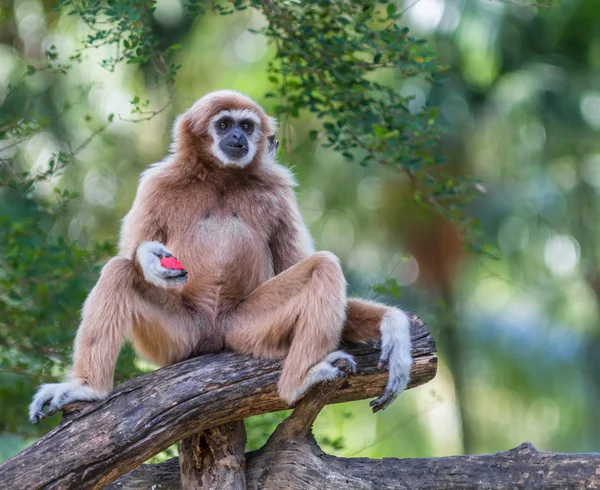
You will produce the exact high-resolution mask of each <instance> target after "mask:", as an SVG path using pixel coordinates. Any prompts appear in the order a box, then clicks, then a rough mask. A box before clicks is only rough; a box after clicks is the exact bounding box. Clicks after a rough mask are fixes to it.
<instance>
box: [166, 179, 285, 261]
mask: <svg viewBox="0 0 600 490" xmlns="http://www.w3.org/2000/svg"><path fill="white" fill-rule="evenodd" d="M190 194H191V193H190ZM193 195H194V196H195V199H194V200H192V201H188V202H181V201H178V200H177V199H174V200H173V203H172V206H173V209H172V212H173V213H178V216H179V219H177V220H175V221H173V222H171V223H170V226H169V228H171V230H170V235H171V236H173V235H174V236H181V237H182V238H183V239H184V240H185V241H187V242H188V244H191V243H196V244H198V245H201V246H202V248H207V247H208V248H215V249H227V248H229V247H231V246H236V247H239V246H242V247H243V246H246V247H250V246H260V247H262V246H266V244H267V243H268V241H269V238H270V237H271V234H272V232H273V229H274V227H275V224H276V223H277V220H278V214H279V211H278V210H279V209H281V206H280V203H279V202H278V199H277V193H275V192H268V191H266V190H265V189H262V188H260V187H258V186H255V187H253V186H246V187H239V186H238V187H235V186H231V187H227V186H221V187H220V188H214V187H211V186H206V187H201V188H199V189H196V192H194V194H193ZM173 225H176V226H177V228H178V229H177V230H174V229H173Z"/></svg>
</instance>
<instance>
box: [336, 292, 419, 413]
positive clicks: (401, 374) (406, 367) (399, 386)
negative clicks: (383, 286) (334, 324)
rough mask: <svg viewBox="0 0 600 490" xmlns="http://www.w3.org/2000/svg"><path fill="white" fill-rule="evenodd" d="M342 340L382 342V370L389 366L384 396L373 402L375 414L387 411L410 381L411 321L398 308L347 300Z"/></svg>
mask: <svg viewBox="0 0 600 490" xmlns="http://www.w3.org/2000/svg"><path fill="white" fill-rule="evenodd" d="M342 335H343V339H344V340H346V341H348V342H355V343H357V342H362V341H365V340H375V339H381V358H380V361H379V367H380V368H381V367H383V366H384V365H385V364H388V366H389V378H388V382H387V385H386V387H385V390H384V392H383V394H382V395H381V396H380V397H379V398H377V399H375V400H373V401H372V402H371V407H373V411H374V412H378V411H379V410H383V409H385V408H387V407H388V406H389V405H390V403H392V402H393V401H394V400H395V399H396V397H397V396H398V394H400V393H401V392H402V391H403V390H404V389H405V388H406V386H407V385H408V382H409V381H410V368H411V366H412V363H413V358H412V356H411V337H410V322H409V319H408V316H407V315H406V313H404V312H403V311H402V310H400V309H399V308H394V307H392V306H386V305H383V304H381V303H375V302H371V301H366V300H361V299H350V300H348V304H347V308H346V323H345V324H344V331H343V334H342Z"/></svg>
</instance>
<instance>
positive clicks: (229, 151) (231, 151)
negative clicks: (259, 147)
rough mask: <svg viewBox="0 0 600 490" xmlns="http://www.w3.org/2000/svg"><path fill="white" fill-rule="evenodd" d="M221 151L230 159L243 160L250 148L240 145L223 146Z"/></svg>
mask: <svg viewBox="0 0 600 490" xmlns="http://www.w3.org/2000/svg"><path fill="white" fill-rule="evenodd" d="M221 150H222V151H223V152H224V153H225V154H226V155H227V156H228V157H230V158H242V157H245V156H246V155H247V154H248V146H246V145H244V144H242V143H239V144H233V145H230V144H223V145H221Z"/></svg>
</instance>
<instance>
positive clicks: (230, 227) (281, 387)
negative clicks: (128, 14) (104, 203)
mask: <svg viewBox="0 0 600 490" xmlns="http://www.w3.org/2000/svg"><path fill="white" fill-rule="evenodd" d="M274 132H275V122H274V120H273V119H271V118H270V117H268V116H267V115H266V114H265V112H264V111H263V109H262V108H261V107H260V106H259V105H258V104H257V103H256V102H254V101H253V100H251V99H250V98H248V97H247V96H245V95H243V94H241V93H238V92H234V91H229V90H223V91H218V92H214V93H210V94H208V95H206V96H204V97H202V98H201V99H200V100H198V101H197V102H196V103H195V104H194V105H193V106H192V107H191V108H190V109H189V110H188V111H187V112H185V113H184V114H183V115H181V116H180V117H179V118H178V120H177V121H176V123H175V125H174V132H173V144H172V147H171V151H170V154H169V156H168V157H167V158H166V159H165V160H163V161H161V162H159V163H155V164H153V165H151V166H150V167H149V168H148V169H147V170H145V171H144V172H143V173H142V175H141V178H140V182H139V187H138V190H137V194H136V197H135V200H134V202H133V206H132V208H131V210H130V211H129V213H128V214H127V215H126V216H125V218H124V220H123V223H122V228H121V235H120V242H119V255H118V256H116V257H114V258H113V259H111V260H110V261H109V262H108V263H107V264H106V265H105V266H104V268H103V269H102V272H101V274H100V278H99V280H98V282H97V284H96V285H95V286H94V288H93V289H92V291H91V292H90V294H89V296H88V298H87V299H86V301H85V304H84V306H83V311H82V319H81V324H80V326H79V329H78V331H77V335H76V337H75V347H74V358H73V367H72V372H71V374H70V377H69V379H68V381H66V382H64V383H52V384H44V385H42V386H41V387H40V388H39V390H38V391H37V393H36V395H35V397H34V399H33V401H32V403H31V405H30V414H29V415H30V420H31V421H32V422H34V423H37V422H38V421H39V420H40V419H42V418H44V417H45V416H46V415H51V414H53V413H55V412H56V411H57V410H59V409H60V408H61V407H63V406H64V405H65V404H67V403H70V402H73V401H77V400H99V399H102V398H105V397H106V396H107V395H108V394H109V392H110V391H111V389H112V386H113V375H114V369H115V363H116V360H117V357H118V355H119V351H120V349H121V347H122V344H123V342H124V341H125V340H127V339H128V340H130V341H131V342H132V343H133V346H134V347H135V350H136V351H137V352H138V353H139V354H140V355H141V356H142V357H143V358H145V359H147V360H148V361H150V362H152V363H154V364H157V365H160V366H164V365H169V364H173V363H176V362H179V361H182V360H184V359H187V358H189V357H191V356H197V355H200V354H204V353H209V352H217V351H220V350H222V349H231V350H234V351H236V352H240V353H244V354H251V355H254V356H259V357H266V358H285V360H284V362H283V370H282V373H281V377H280V379H279V381H278V385H277V388H278V393H279V396H280V397H281V398H282V399H283V400H284V401H285V402H287V403H288V404H293V403H294V402H295V401H297V400H298V399H299V398H300V397H301V396H302V395H303V394H304V393H306V392H307V390H309V388H310V387H311V386H312V385H314V384H315V383H318V382H320V381H324V380H331V379H333V378H335V377H337V376H340V375H341V372H340V371H339V370H338V368H336V367H335V366H334V365H333V362H334V361H335V360H336V359H339V358H342V357H344V358H347V359H348V360H349V361H350V362H351V363H352V362H353V361H352V358H351V356H349V355H348V354H346V353H344V352H342V351H339V350H336V349H337V348H338V347H339V345H340V342H341V340H342V339H344V340H347V341H350V342H361V341H364V340H368V339H381V341H382V353H381V362H380V366H381V367H383V366H384V365H385V364H387V365H388V366H389V379H388V381H387V385H386V388H385V390H384V393H383V394H382V395H381V396H380V397H379V398H377V399H376V400H374V401H372V402H371V405H372V407H373V410H374V411H377V410H381V409H384V408H386V407H387V406H388V405H389V404H390V403H391V402H392V401H393V400H394V399H395V398H396V396H397V395H398V393H400V392H401V391H402V390H404V388H406V385H407V383H408V381H409V374H410V369H411V364H412V357H411V339H410V328H409V320H408V317H407V315H406V314H405V313H404V312H403V311H402V310H400V309H398V308H394V307H390V306H386V305H383V304H379V303H374V302H371V301H365V300H361V299H347V298H346V281H345V279H344V274H343V273H342V269H341V267H340V262H339V260H338V258H337V257H336V256H335V255H333V254H332V253H330V252H315V250H314V248H313V242H312V239H311V236H310V234H309V232H308V230H307V227H306V225H305V224H304V222H303V220H302V217H301V216H300V212H299V210H298V205H297V202H296V196H295V193H294V186H295V182H294V178H293V176H292V174H291V172H290V171H289V170H288V169H286V168H285V167H283V166H281V165H279V164H278V163H277V162H276V161H275V153H276V151H275V150H276V145H277V144H276V141H275V140H274V136H273V134H274ZM171 257H176V258H177V259H178V260H180V261H181V264H183V266H185V268H186V269H185V270H181V269H182V267H179V268H173V267H165V265H164V264H166V263H167V262H165V260H164V259H165V258H171ZM169 260H174V259H169ZM174 263H177V261H176V260H175V261H174ZM46 405H48V411H47V413H44V407H45V406H46Z"/></svg>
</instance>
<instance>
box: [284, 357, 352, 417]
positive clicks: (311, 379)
mask: <svg viewBox="0 0 600 490" xmlns="http://www.w3.org/2000/svg"><path fill="white" fill-rule="evenodd" d="M334 363H336V364H337V366H334V365H333V364H334ZM338 366H339V367H338ZM344 371H348V372H349V373H350V374H356V362H355V361H354V357H352V356H351V355H350V354H347V353H346V352H344V351H341V350H336V351H335V352H332V353H331V354H329V355H328V356H327V357H326V358H325V359H323V360H322V361H321V362H320V363H319V364H316V365H314V366H313V367H312V368H310V369H309V370H308V372H307V373H306V377H305V378H304V381H303V382H302V384H301V385H300V387H299V388H298V389H297V390H296V391H294V392H293V393H292V394H291V396H290V398H289V399H288V400H285V401H287V402H288V403H289V404H290V405H291V404H293V403H295V402H296V401H297V400H298V399H299V398H301V397H302V396H303V395H305V394H306V393H307V392H308V391H309V390H310V389H311V388H312V387H313V386H314V385H316V384H317V383H320V382H321V381H333V380H334V379H337V378H345V377H346V373H345V372H344Z"/></svg>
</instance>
